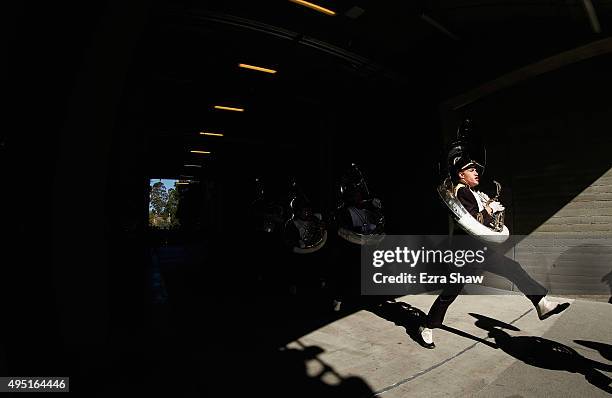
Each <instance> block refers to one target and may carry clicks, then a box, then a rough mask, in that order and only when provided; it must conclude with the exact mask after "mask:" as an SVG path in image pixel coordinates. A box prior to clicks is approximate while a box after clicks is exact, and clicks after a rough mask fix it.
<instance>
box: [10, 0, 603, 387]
mask: <svg viewBox="0 0 612 398" xmlns="http://www.w3.org/2000/svg"><path fill="white" fill-rule="evenodd" d="M326 3H327V4H328V6H329V7H330V8H332V9H335V10H337V12H338V14H337V15H336V16H335V17H333V18H330V17H327V16H326V15H323V14H320V13H317V12H315V11H312V10H308V9H302V8H300V7H298V6H296V4H294V3H292V2H289V1H275V2H265V3H262V2H246V1H244V2H241V1H225V2H212V1H187V0H182V1H178V2H176V1H175V2H169V1H163V0H157V1H144V0H138V1H134V2H119V1H102V2H95V3H89V2H81V3H76V2H74V3H57V2H53V3H41V4H29V3H28V4H26V3H11V5H7V6H6V7H7V10H6V12H5V13H4V19H5V21H4V24H2V25H3V35H2V36H3V37H4V40H5V41H6V55H7V56H6V57H5V62H3V70H5V72H6V73H5V74H3V75H5V78H6V80H5V90H4V93H5V98H6V102H5V104H8V106H9V107H8V109H7V111H6V113H5V120H6V121H7V123H5V125H4V128H3V129H2V131H0V172H1V173H2V179H3V181H4V184H3V187H4V190H3V192H4V194H3V195H0V201H1V205H2V208H3V209H4V210H5V212H4V217H3V219H4V220H3V222H2V225H3V229H4V233H3V235H4V236H5V238H4V239H3V241H4V244H5V245H4V246H5V249H4V250H3V254H4V255H3V260H2V265H3V266H2V269H3V277H2V281H3V288H2V289H1V290H2V292H3V294H4V296H3V301H4V303H6V308H7V309H6V311H7V312H6V314H7V318H6V319H5V327H3V328H2V329H3V334H4V336H3V337H4V339H3V340H4V341H5V342H7V344H5V345H4V346H3V352H2V353H1V354H0V358H1V359H2V367H3V369H2V370H3V371H4V372H3V373H5V374H9V373H10V374H41V375H43V374H54V375H60V374H70V375H71V377H72V379H73V380H74V381H73V386H72V387H71V388H72V389H73V390H75V391H78V390H80V389H83V390H85V389H87V388H89V387H90V386H93V389H92V391H96V392H97V393H98V394H99V395H106V394H108V393H109V392H111V391H115V389H122V390H124V391H130V392H135V391H147V392H148V393H151V394H153V395H157V394H160V395H167V394H179V395H181V394H183V395H186V396H187V395H188V396H192V395H197V394H203V393H204V392H206V395H223V394H224V388H225V387H226V386H228V385H232V384H243V385H244V394H247V393H248V394H261V395H267V396H287V395H289V394H291V395H296V394H297V395H299V393H296V392H295V391H290V390H289V387H288V386H290V385H293V386H295V385H301V386H303V389H302V390H301V391H302V394H303V395H304V396H313V394H319V395H324V396H345V395H346V396H366V395H368V394H370V393H371V391H368V387H367V386H366V385H365V384H364V383H363V381H361V380H358V379H357V378H355V379H346V380H344V383H342V386H338V387H334V388H332V387H330V386H327V385H325V384H324V383H323V382H321V381H320V380H318V379H317V378H316V377H314V378H313V377H309V376H307V375H306V374H305V372H304V369H303V362H304V361H305V359H306V358H310V359H312V358H316V355H317V354H318V352H317V349H318V348H317V347H303V348H302V349H289V348H285V349H284V350H279V347H283V346H284V345H286V344H287V343H289V342H290V341H293V340H294V339H296V338H297V337H299V336H302V335H304V334H306V333H308V332H310V331H312V330H315V329H317V328H319V327H321V326H323V325H326V324H328V323H330V322H332V321H334V320H336V319H339V318H340V317H342V316H346V314H347V313H350V312H351V311H356V310H358V309H361V308H364V307H365V308H367V306H368V305H371V304H372V303H373V302H376V300H379V301H380V300H381V298H380V297H373V298H367V300H366V299H361V300H357V301H356V302H355V303H354V304H352V305H349V306H348V307H347V308H346V310H345V311H344V312H340V313H338V312H334V311H332V306H331V303H332V300H333V299H334V297H335V296H334V294H335V293H334V291H333V289H334V288H335V285H333V284H331V285H328V286H323V287H322V285H321V282H322V281H324V280H327V278H330V275H332V274H334V273H337V272H339V271H338V269H341V271H342V272H347V273H348V274H349V275H350V276H349V277H348V279H350V278H357V280H358V278H359V265H358V261H359V259H358V255H357V257H355V258H353V259H348V258H345V259H342V261H339V260H338V259H337V258H335V257H333V256H332V255H331V254H330V253H328V252H323V253H317V254H315V255H313V256H311V257H309V258H304V257H307V256H302V257H300V256H296V255H291V254H288V253H286V252H285V251H283V250H282V249H280V248H278V247H277V246H278V245H279V242H271V241H268V240H265V239H264V238H262V237H261V236H260V234H259V233H257V232H256V231H255V230H254V228H253V226H252V223H251V220H250V218H249V217H250V213H249V212H250V206H251V205H252V203H253V201H254V200H255V198H256V197H255V179H256V178H259V179H261V180H262V181H263V182H264V184H265V187H266V188H265V189H266V193H267V194H269V195H270V197H272V198H274V199H275V200H277V201H283V200H285V198H286V195H287V192H288V189H289V188H290V183H291V181H293V180H295V181H297V182H298V184H299V186H300V188H301V189H302V190H303V191H304V192H305V193H306V196H307V197H308V199H309V200H310V201H311V203H312V205H313V208H314V209H315V211H317V212H320V213H322V214H323V215H324V216H326V215H329V214H330V212H332V211H333V209H334V206H336V202H337V190H338V181H339V178H340V176H341V175H342V173H343V172H344V171H345V170H346V168H347V167H348V166H349V165H350V164H351V163H356V164H358V165H359V166H360V168H361V170H362V171H363V173H364V175H365V176H366V177H367V180H368V184H369V188H370V189H371V190H372V191H373V192H375V193H376V195H378V197H379V198H381V200H382V202H383V203H384V206H385V219H386V232H387V233H388V234H423V235H425V234H431V235H445V234H447V232H448V215H447V212H446V210H445V209H444V207H443V204H442V203H441V202H440V200H439V199H438V197H437V193H436V190H435V187H436V186H437V184H438V183H439V171H438V159H439V158H440V153H441V150H442V148H443V147H444V145H445V144H446V143H448V141H449V139H452V137H453V135H454V134H455V130H456V128H457V125H458V123H459V122H460V121H461V120H462V119H463V118H465V117H471V118H473V120H474V121H475V128H476V129H477V132H478V134H480V135H481V138H482V140H483V141H484V142H485V143H486V145H487V171H486V176H487V177H489V176H491V178H492V177H495V178H496V179H497V180H499V181H500V182H501V183H502V184H503V186H504V188H505V191H504V195H505V196H503V199H504V202H505V203H507V204H508V205H507V211H508V213H507V215H506V219H507V223H508V225H509V227H510V229H511V230H512V232H513V233H517V234H525V235H527V234H530V233H531V232H533V231H534V230H536V229H537V228H538V227H539V226H541V225H542V224H543V223H545V222H546V221H547V220H548V219H549V218H550V217H552V216H553V215H554V214H556V213H557V212H558V211H559V210H560V209H562V208H563V207H564V206H565V205H566V204H568V203H569V202H571V201H572V199H574V198H575V197H576V196H577V195H579V194H580V193H581V192H582V191H583V190H584V189H585V188H587V187H588V186H590V185H591V184H592V183H593V182H594V181H595V180H597V179H598V178H600V177H601V176H602V175H604V174H605V173H606V172H608V171H609V170H610V168H612V156H610V149H612V135H610V131H612V101H610V93H611V92H612V78H611V77H610V70H612V44H610V42H609V40H610V38H609V31H608V30H606V26H610V23H612V3H610V2H608V1H601V2H599V4H598V15H599V20H600V22H601V27H600V29H599V31H597V32H594V28H593V26H592V25H591V24H589V19H588V17H587V16H586V14H585V13H584V10H583V8H582V3H581V2H580V1H569V0H568V1H538V2H533V4H532V3H526V2H520V1H497V0H493V1H487V2H480V3H478V2H474V1H467V0H462V1H446V0H439V1H432V2H425V1H416V2H400V1H394V2H377V1H373V0H351V1H349V0H329V1H327V2H326ZM383 3H384V4H383ZM432 21H433V22H435V23H432ZM593 43H599V44H597V45H595V47H594V45H593ZM581 49H582V50H581ZM564 54H565V55H564ZM555 57H556V58H555ZM546 60H548V63H547V62H544V61H546ZM239 63H248V64H252V65H262V66H265V67H268V68H273V69H276V70H277V71H278V72H277V73H275V74H267V73H261V72H257V71H253V70H248V69H243V68H239V67H238V64H239ZM538 63H539V64H538ZM530 65H531V68H529V67H528V66H530ZM534 65H535V66H534ZM538 65H539V66H538ZM542 65H543V66H542ZM521 68H523V69H521ZM538 68H540V69H538ZM504 76H505V79H506V80H504V79H503V77H504ZM517 76H518V77H517ZM496 79H498V80H496ZM500 79H501V80H500ZM512 79H515V81H512V82H511V83H507V82H508V81H510V80H512ZM491 82H497V83H494V84H492V83H491ZM500 82H501V83H500ZM487 84H489V85H490V86H491V84H492V85H493V86H495V87H497V88H495V89H494V90H491V91H489V92H485V93H484V94H482V93H481V94H478V90H477V89H478V88H479V87H480V88H482V87H485V86H486V85H487ZM496 85H497V86H496ZM500 87H501V88H500ZM475 89H476V91H474V90H475ZM474 92H475V93H476V94H474V95H473V97H471V99H469V100H468V101H466V102H465V104H463V103H460V101H462V98H466V97H465V96H464V97H461V96H462V95H464V94H466V93H468V94H469V93H474ZM470 95H471V94H470ZM468 97H469V95H468ZM453 101H455V102H453ZM457 101H459V102H457ZM449 104H450V105H449ZM457 104H459V105H457ZM215 105H222V106H230V107H240V108H243V109H244V111H243V112H233V111H224V110H219V109H215V108H214V106H215ZM200 132H216V133H222V134H223V136H206V135H202V134H200ZM191 150H203V151H208V152H210V153H208V154H198V153H191V152H190V151H191ZM186 164H187V165H196V166H200V167H194V166H187V167H186V166H185V165H186ZM158 179H173V180H191V181H192V183H190V184H186V185H180V186H179V185H177V186H176V190H177V192H178V193H179V196H180V202H179V207H178V210H177V212H178V217H179V219H180V227H178V228H176V229H172V230H162V229H156V228H152V227H151V226H150V225H149V206H150V197H149V194H150V189H151V188H150V181H151V180H154V181H157V180H158ZM167 188H170V187H167ZM610 200H612V198H611V199H610ZM298 257H299V258H298ZM355 259H356V262H355ZM352 268H354V269H353V271H347V269H352ZM159 278H162V279H163V286H162V287H160V283H162V282H160V281H159V280H160V279H159ZM296 281H299V282H296ZM294 282H295V283H297V284H298V287H297V289H298V294H295V291H294V290H292V289H294ZM347 283H348V282H347ZM160 289H161V290H163V292H162V293H160V292H161V290H160ZM160 295H161V296H160ZM357 295H358V293H357ZM330 371H331V372H333V369H332V370H330ZM236 372H239V376H238V377H236V374H235V373H236ZM77 375H78V377H77ZM213 381H214V382H213ZM90 390H91V389H90ZM300 396H301V395H300Z"/></svg>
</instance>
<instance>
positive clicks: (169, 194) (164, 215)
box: [149, 181, 180, 229]
mask: <svg viewBox="0 0 612 398" xmlns="http://www.w3.org/2000/svg"><path fill="white" fill-rule="evenodd" d="M179 199H180V196H179V193H178V192H177V190H176V189H173V188H170V190H168V191H167V190H166V187H165V185H164V183H163V182H161V181H160V182H156V183H155V184H153V187H152V189H151V204H150V207H149V225H151V226H153V227H157V228H161V229H171V228H177V227H179V226H180V223H179V220H178V218H177V216H176V213H177V209H178V203H179Z"/></svg>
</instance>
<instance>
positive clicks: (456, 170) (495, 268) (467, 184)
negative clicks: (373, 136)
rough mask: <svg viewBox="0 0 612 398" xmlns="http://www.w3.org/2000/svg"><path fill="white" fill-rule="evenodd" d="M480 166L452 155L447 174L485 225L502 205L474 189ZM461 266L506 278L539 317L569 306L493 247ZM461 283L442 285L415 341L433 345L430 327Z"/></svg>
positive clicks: (436, 324) (434, 325)
mask: <svg viewBox="0 0 612 398" xmlns="http://www.w3.org/2000/svg"><path fill="white" fill-rule="evenodd" d="M481 167H482V166H480V164H478V163H477V162H475V161H473V160H472V159H470V158H469V157H467V156H465V155H463V156H458V157H457V158H455V159H454V160H453V162H452V164H451V165H450V167H449V169H450V173H451V176H453V177H454V185H455V186H454V194H455V196H456V198H457V199H458V200H459V201H460V202H461V204H462V205H463V207H464V208H465V209H466V210H467V211H468V212H469V213H470V215H471V216H472V217H474V218H475V219H476V220H478V222H480V223H481V224H483V225H485V226H490V225H491V223H492V222H493V217H492V215H493V213H495V212H497V211H503V210H504V208H503V206H502V205H501V204H500V203H499V202H494V201H493V202H489V201H488V200H487V199H488V197H487V196H484V195H482V194H481V193H480V192H479V191H478V190H477V189H476V187H477V186H478V185H479V182H480V177H479V174H480V173H479V170H478V169H479V168H481ZM472 241H473V243H474V245H478V241H476V240H475V239H472ZM455 270H456V269H455ZM464 270H465V272H474V273H480V272H482V271H489V272H491V273H494V274H497V275H500V276H503V277H505V278H507V279H508V280H510V281H511V282H513V283H514V284H515V285H516V286H517V287H518V288H519V290H520V291H522V292H523V293H524V294H525V295H526V296H527V298H528V299H529V300H531V302H532V303H533V305H534V306H535V308H536V311H537V313H538V317H539V318H540V320H544V319H546V318H548V317H550V316H551V315H554V314H558V313H560V312H562V311H564V310H565V309H567V307H569V303H560V304H559V303H554V302H551V301H549V300H548V299H547V298H546V294H547V290H546V288H545V287H544V286H542V285H540V284H539V283H538V282H537V281H536V280H534V279H533V278H532V277H530V276H529V274H527V272H525V270H524V269H523V268H522V267H521V265H520V264H519V263H517V262H516V261H513V260H511V259H510V258H508V257H505V256H503V254H502V253H496V251H495V250H489V252H488V253H487V255H486V260H485V261H484V262H483V263H481V264H478V265H474V264H473V265H469V266H468V265H466V267H465V268H464ZM463 286H464V284H463V283H453V284H446V285H445V286H444V288H443V290H442V293H441V294H440V295H439V296H438V298H437V299H436V301H435V302H434V303H433V305H432V306H431V308H430V310H429V313H428V315H427V322H426V323H425V325H423V326H422V327H421V329H420V334H419V336H420V339H419V343H420V344H421V345H422V346H423V347H425V348H434V347H435V344H434V341H433V330H432V329H434V328H439V327H441V326H442V323H443V321H444V316H445V315H446V311H447V310H448V307H449V306H450V305H451V304H452V303H453V301H455V299H456V298H457V296H458V295H459V293H460V292H461V290H462V289H463Z"/></svg>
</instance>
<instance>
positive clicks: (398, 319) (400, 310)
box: [368, 300, 518, 348]
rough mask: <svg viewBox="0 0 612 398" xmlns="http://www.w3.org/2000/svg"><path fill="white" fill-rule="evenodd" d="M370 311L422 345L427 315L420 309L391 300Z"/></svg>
mask: <svg viewBox="0 0 612 398" xmlns="http://www.w3.org/2000/svg"><path fill="white" fill-rule="evenodd" d="M368 310H369V311H370V312H372V313H373V314H375V315H378V316H379V317H381V318H383V319H385V320H387V321H389V322H393V323H394V324H396V325H397V326H402V327H404V328H405V329H406V334H407V335H408V336H410V338H411V339H412V340H414V341H415V342H417V343H419V344H421V343H420V339H419V338H418V332H419V327H421V326H423V325H425V321H426V319H427V314H425V313H424V312H423V311H421V310H420V309H418V308H416V307H413V306H411V305H410V304H408V303H404V302H401V301H394V300H389V301H387V302H384V303H382V304H380V305H378V306H375V307H371V308H369V309H368ZM441 329H443V330H446V331H447V332H450V333H454V334H456V335H458V336H461V337H465V338H467V339H471V340H474V341H477V342H479V343H482V344H485V345H488V346H489V347H491V348H497V346H496V345H495V344H493V343H491V342H490V341H486V340H484V339H481V338H480V337H477V336H474V335H472V334H469V333H467V332H464V331H462V330H459V329H455V328H452V327H450V326H446V325H443V326H442V327H441ZM517 330H518V329H517Z"/></svg>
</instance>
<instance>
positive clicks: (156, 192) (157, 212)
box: [151, 181, 168, 216]
mask: <svg viewBox="0 0 612 398" xmlns="http://www.w3.org/2000/svg"><path fill="white" fill-rule="evenodd" d="M167 203H168V192H167V191H166V186H165V185H164V183H163V182H161V181H159V182H156V183H155V184H153V188H152V189H151V212H152V213H153V215H154V216H161V215H162V213H163V211H164V209H165V208H166V204H167Z"/></svg>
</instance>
